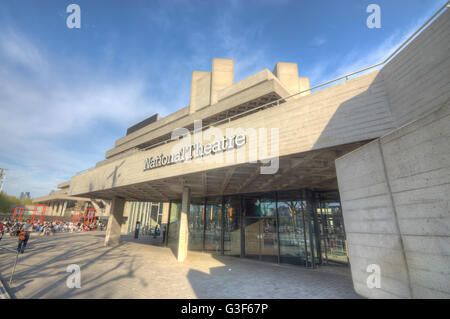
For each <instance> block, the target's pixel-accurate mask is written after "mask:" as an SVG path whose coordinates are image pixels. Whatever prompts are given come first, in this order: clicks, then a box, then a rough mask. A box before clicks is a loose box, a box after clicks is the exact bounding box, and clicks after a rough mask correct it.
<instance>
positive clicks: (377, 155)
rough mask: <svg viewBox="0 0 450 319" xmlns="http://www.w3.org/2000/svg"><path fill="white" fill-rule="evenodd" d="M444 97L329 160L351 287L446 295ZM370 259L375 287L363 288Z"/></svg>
mask: <svg viewBox="0 0 450 319" xmlns="http://www.w3.org/2000/svg"><path fill="white" fill-rule="evenodd" d="M449 124H450V102H447V104H446V105H445V106H443V107H442V108H441V109H439V110H437V111H434V112H432V113H431V114H429V115H427V116H425V117H423V118H421V119H419V120H417V121H414V122H412V123H410V124H408V125H405V126H403V127H402V128H400V129H398V130H395V131H393V132H392V133H390V134H388V135H386V136H384V137H382V138H381V139H377V140H375V141H374V142H371V143H369V144H367V145H364V146H363V147H361V148H359V149H357V150H355V151H353V152H351V153H350V154H348V155H346V156H344V157H342V158H340V159H338V160H337V161H336V169H337V175H338V182H339V190H340V194H341V201H342V207H343V214H344V222H345V229H346V233H347V239H348V246H349V259H350V263H351V265H352V276H353V281H354V286H355V290H356V291H357V292H358V293H360V294H362V295H364V296H367V297H372V298H392V297H400V298H450V268H449V264H450V263H449V261H450V248H449V247H450V209H449V208H450V198H449V194H450V161H449V158H450V143H449V139H450V125H449ZM370 264H378V265H379V266H380V268H381V287H380V288H379V289H368V288H367V285H365V280H366V278H367V273H366V268H367V266H368V265H370Z"/></svg>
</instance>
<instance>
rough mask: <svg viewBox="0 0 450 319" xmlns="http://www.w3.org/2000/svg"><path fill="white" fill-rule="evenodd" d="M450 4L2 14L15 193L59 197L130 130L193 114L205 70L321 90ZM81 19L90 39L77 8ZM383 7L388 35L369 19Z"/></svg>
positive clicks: (302, 2) (0, 118)
mask: <svg viewBox="0 0 450 319" xmlns="http://www.w3.org/2000/svg"><path fill="white" fill-rule="evenodd" d="M445 2H446V1H445V0H407V1H406V0H405V1H400V0H388V1H385V0H383V1H382V0H370V1H364V0H342V1H333V0H327V1H324V0H314V1H313V0H309V1H307V0H296V1H288V0H274V1H270V0H259V1H252V0H241V1H238V0H234V1H219V0H210V1H175V0H164V1H151V0H149V1H133V0H130V1H118V0H117V1H100V0H91V1H81V0H70V1H64V0H58V1H44V0H42V1H20V0H2V1H1V2H0V30H2V31H1V33H0V136H1V138H0V167H4V168H8V172H7V179H6V182H5V186H4V191H6V192H7V193H8V194H10V195H16V196H18V195H19V194H20V192H22V191H29V192H31V196H32V197H38V196H42V195H45V194H48V193H49V192H50V191H51V190H52V189H56V185H57V184H58V183H61V182H63V181H66V180H69V179H70V178H71V177H72V176H73V175H75V174H76V173H77V172H78V171H81V170H84V169H87V168H90V167H92V166H94V165H95V163H96V162H98V161H100V160H102V159H104V156H105V152H106V151H107V150H109V149H111V148H112V147H113V145H114V141H115V140H116V139H118V138H120V137H122V136H124V135H125V132H126V129H127V127H129V126H131V125H133V124H135V123H137V122H139V121H141V120H143V119H144V118H146V117H148V116H150V115H152V114H154V113H159V114H160V115H161V116H165V115H168V114H170V113H172V112H174V111H176V110H178V109H180V108H182V107H184V106H187V105H188V104H189V90H190V78H191V72H192V71H193V70H205V71H209V70H210V68H211V61H212V58H214V57H219V58H232V59H234V63H235V82H237V81H239V80H242V79H243V78H245V77H247V76H249V75H251V74H253V73H256V72H258V71H260V70H262V69H265V68H268V69H269V70H273V67H274V65H275V63H276V62H296V63H298V65H299V73H300V75H301V76H306V77H309V78H310V81H311V85H315V84H319V83H321V82H323V81H326V80H329V79H332V78H333V77H336V76H339V75H342V74H344V73H347V72H351V71H354V70H356V69H358V68H362V67H365V66H368V65H370V64H374V63H377V62H379V61H381V60H383V58H385V57H386V56H387V55H388V54H389V52H390V51H392V49H394V48H395V47H396V46H398V44H400V43H401V42H402V40H404V39H405V38H406V37H407V36H408V35H410V34H411V33H412V32H413V31H415V29H417V27H418V26H419V25H420V24H422V23H423V22H424V21H425V20H426V19H427V18H429V17H430V16H431V15H432V14H433V13H434V12H435V11H436V10H437V9H438V8H439V7H441V6H442V5H443V4H445ZM71 3H76V4H78V5H79V6H80V7H81V29H69V28H67V26H66V18H67V16H68V15H69V14H68V13H66V7H67V6H68V5H69V4H71ZM371 3H376V4H378V5H379V6H380V7H381V26H382V27H381V29H369V28H367V26H366V19H367V17H368V15H369V14H368V13H366V7H367V6H368V5H369V4H371Z"/></svg>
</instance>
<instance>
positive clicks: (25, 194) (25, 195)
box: [20, 192, 31, 200]
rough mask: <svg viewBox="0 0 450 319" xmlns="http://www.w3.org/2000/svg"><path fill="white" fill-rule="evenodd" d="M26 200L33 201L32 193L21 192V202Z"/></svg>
mask: <svg viewBox="0 0 450 319" xmlns="http://www.w3.org/2000/svg"><path fill="white" fill-rule="evenodd" d="M24 199H31V196H30V192H21V193H20V200H24Z"/></svg>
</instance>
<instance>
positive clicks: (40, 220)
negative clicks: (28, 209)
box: [31, 204, 47, 224]
mask: <svg viewBox="0 0 450 319" xmlns="http://www.w3.org/2000/svg"><path fill="white" fill-rule="evenodd" d="M39 206H41V207H42V210H41V217H40V218H39V223H41V224H42V222H43V221H44V216H45V210H46V209H47V205H45V204H36V205H34V210H33V216H32V217H31V222H32V223H34V218H35V217H36V213H37V211H38V207H39Z"/></svg>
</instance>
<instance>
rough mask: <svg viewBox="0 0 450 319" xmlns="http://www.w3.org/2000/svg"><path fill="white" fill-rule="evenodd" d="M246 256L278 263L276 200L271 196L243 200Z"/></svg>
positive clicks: (251, 197)
mask: <svg viewBox="0 0 450 319" xmlns="http://www.w3.org/2000/svg"><path fill="white" fill-rule="evenodd" d="M242 215H243V227H244V243H245V244H244V256H246V257H249V258H255V259H259V260H264V261H271V262H278V239H277V219H276V200H275V198H274V197H272V196H271V194H264V196H258V195H255V196H246V197H244V200H243V214H242Z"/></svg>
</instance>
